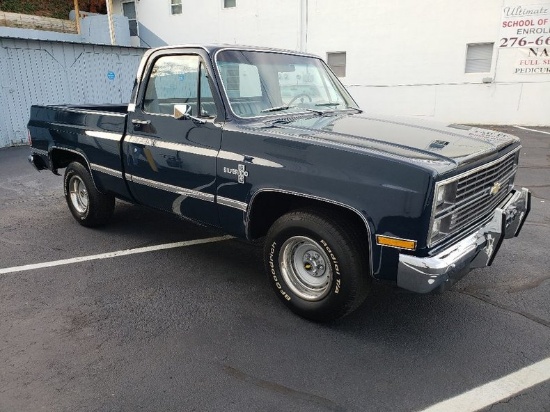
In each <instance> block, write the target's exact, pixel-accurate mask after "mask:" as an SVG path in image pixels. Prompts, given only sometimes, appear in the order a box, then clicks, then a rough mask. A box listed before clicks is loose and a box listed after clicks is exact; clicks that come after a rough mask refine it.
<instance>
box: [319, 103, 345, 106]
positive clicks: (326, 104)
mask: <svg viewBox="0 0 550 412" xmlns="http://www.w3.org/2000/svg"><path fill="white" fill-rule="evenodd" d="M341 104H342V103H336V102H324V103H315V106H340V105H341Z"/></svg>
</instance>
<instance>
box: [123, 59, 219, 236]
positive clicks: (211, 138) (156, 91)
mask: <svg viewBox="0 0 550 412" xmlns="http://www.w3.org/2000/svg"><path fill="white" fill-rule="evenodd" d="M147 73H148V77H146V78H148V81H147V84H146V85H145V87H143V90H142V91H140V93H141V96H138V101H141V104H139V105H137V107H136V108H135V111H134V112H133V113H132V112H130V113H129V123H128V132H127V136H126V138H125V140H124V145H123V150H124V154H125V159H126V162H125V163H126V168H125V169H126V170H125V171H126V177H127V179H128V181H129V187H130V190H131V192H132V195H133V196H134V197H135V198H136V200H137V201H138V202H139V203H142V204H144V205H148V206H153V207H155V208H158V209H162V210H166V211H170V212H173V213H176V214H178V215H181V216H185V217H187V218H191V219H193V220H198V221H201V222H205V223H208V224H213V225H217V224H218V217H217V211H216V207H215V190H216V159H217V155H218V151H219V148H220V143H221V124H220V123H217V122H216V116H217V112H218V111H217V107H216V101H215V99H214V98H213V94H212V87H211V83H210V76H209V73H208V70H207V67H206V65H205V64H204V60H203V59H202V57H201V56H200V54H199V53H190V52H185V54H183V53H181V54H163V55H160V56H158V57H157V58H152V62H151V63H150V64H149V68H148V72H147ZM176 104H180V105H181V104H186V105H189V106H190V107H191V113H190V114H191V115H192V116H195V117H198V118H200V119H201V120H204V121H205V122H204V123H203V122H197V121H194V120H192V119H189V118H188V119H176V118H175V117H174V115H173V114H174V106H175V105H176Z"/></svg>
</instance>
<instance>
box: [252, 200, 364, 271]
mask: <svg viewBox="0 0 550 412" xmlns="http://www.w3.org/2000/svg"><path fill="white" fill-rule="evenodd" d="M302 208H314V209H315V208H317V209H322V210H329V211H331V212H334V213H338V214H340V215H343V216H344V217H346V218H348V219H351V220H354V221H355V222H357V223H358V225H360V226H359V227H360V228H361V230H363V231H364V233H365V236H366V238H367V245H368V248H369V250H368V259H369V265H368V266H369V274H370V276H371V277H372V276H373V264H372V252H373V244H372V239H373V238H372V233H373V228H372V227H371V225H370V223H369V219H368V216H366V215H365V214H363V213H361V212H360V211H359V210H358V209H356V208H354V207H353V206H350V205H347V204H344V203H342V202H338V201H335V200H332V199H327V198H323V197H318V196H313V195H309V194H305V193H299V192H293V191H286V190H280V189H260V190H258V191H257V192H255V193H254V194H253V195H252V198H251V200H250V202H249V207H248V210H247V214H246V221H245V226H246V227H245V231H246V237H247V238H248V239H249V240H255V239H259V238H261V237H263V236H265V235H266V234H267V231H268V230H269V228H270V227H271V225H272V224H273V223H274V222H275V221H276V220H277V219H278V218H279V217H281V216H283V215H284V214H286V213H288V212H290V211H292V210H296V209H302Z"/></svg>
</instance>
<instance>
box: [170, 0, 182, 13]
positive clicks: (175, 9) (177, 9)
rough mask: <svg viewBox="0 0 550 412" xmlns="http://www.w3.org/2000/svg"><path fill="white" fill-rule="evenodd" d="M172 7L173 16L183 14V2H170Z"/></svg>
mask: <svg viewBox="0 0 550 412" xmlns="http://www.w3.org/2000/svg"><path fill="white" fill-rule="evenodd" d="M170 7H171V12H172V14H181V11H182V7H181V0H170Z"/></svg>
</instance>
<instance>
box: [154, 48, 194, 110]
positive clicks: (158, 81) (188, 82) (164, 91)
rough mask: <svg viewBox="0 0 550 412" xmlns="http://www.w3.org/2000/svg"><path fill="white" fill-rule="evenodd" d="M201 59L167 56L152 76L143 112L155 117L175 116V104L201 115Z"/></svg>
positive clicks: (155, 68)
mask: <svg viewBox="0 0 550 412" xmlns="http://www.w3.org/2000/svg"><path fill="white" fill-rule="evenodd" d="M198 85H199V56H188V55H182V56H163V57H161V58H159V59H158V60H157V61H156V62H155V65H154V67H153V70H152V71H151V74H150V75H149V81H148V82H147V89H146V90H145V97H144V99H143V110H144V111H145V112H148V113H154V114H167V115H171V114H173V113H174V105H176V104H188V105H190V106H191V114H193V115H196V113H197V100H198V97H197V91H198Z"/></svg>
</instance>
